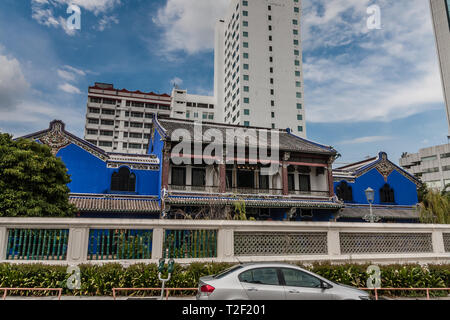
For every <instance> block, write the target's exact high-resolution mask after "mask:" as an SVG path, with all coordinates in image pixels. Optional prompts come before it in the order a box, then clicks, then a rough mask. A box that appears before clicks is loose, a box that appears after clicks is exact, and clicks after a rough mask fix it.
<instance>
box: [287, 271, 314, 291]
mask: <svg viewBox="0 0 450 320" xmlns="http://www.w3.org/2000/svg"><path fill="white" fill-rule="evenodd" d="M281 270H282V272H283V276H284V282H285V284H286V286H289V287H306V288H320V285H321V281H320V279H318V278H316V277H314V276H312V275H310V274H308V273H306V272H303V271H300V270H295V269H284V268H283V269H281Z"/></svg>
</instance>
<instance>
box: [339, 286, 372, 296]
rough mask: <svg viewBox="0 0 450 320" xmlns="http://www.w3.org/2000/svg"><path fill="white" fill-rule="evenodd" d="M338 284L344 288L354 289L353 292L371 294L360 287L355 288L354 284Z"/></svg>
mask: <svg viewBox="0 0 450 320" xmlns="http://www.w3.org/2000/svg"><path fill="white" fill-rule="evenodd" d="M336 284H337V285H338V286H340V287H341V288H344V289H346V290H348V291H352V292H355V293H360V294H363V295H369V293H367V292H366V291H363V290H361V289H358V288H355V287H352V286H349V285H346V284H340V283H336Z"/></svg>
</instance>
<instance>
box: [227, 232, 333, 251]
mask: <svg viewBox="0 0 450 320" xmlns="http://www.w3.org/2000/svg"><path fill="white" fill-rule="evenodd" d="M234 254H235V255H237V256H258V255H260V256H281V255H302V254H311V255H313V254H328V246H327V233H326V232H308V233H307V232H304V233H276V234H275V233H254V232H235V234H234Z"/></svg>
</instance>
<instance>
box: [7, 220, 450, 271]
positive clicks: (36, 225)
mask: <svg viewBox="0 0 450 320" xmlns="http://www.w3.org/2000/svg"><path fill="white" fill-rule="evenodd" d="M8 229H69V242H68V248H67V260H65V261H40V260H39V261H38V260H31V261H30V260H5V259H6V249H7V240H8V236H7V233H8V232H7V231H8ZM89 229H134V230H136V229H144V230H149V229H152V230H153V242H152V258H151V259H146V260H114V261H111V260H109V261H108V260H103V261H89V260H88V242H89ZM166 229H167V230H177V229H182V230H195V229H200V230H208V229H214V230H218V235H217V257H216V258H202V259H175V261H176V262H178V263H191V262H257V261H280V262H282V261H286V262H288V261H300V262H304V263H312V262H320V261H322V262H331V263H377V264H390V263H421V264H426V263H450V249H449V248H448V245H447V246H446V245H445V244H444V236H443V234H450V225H429V224H428V225H427V224H382V223H374V224H370V223H336V222H274V221H264V222H263V221H208V220H206V221H205V220H202V221H198V220H134V219H133V220H131V219H72V218H69V219H65V218H61V219H60V218H58V219H56V218H0V263H5V262H7V263H8V262H9V263H46V264H62V265H69V264H70V265H72V264H80V263H92V264H99V263H100V264H101V263H108V262H116V263H121V264H123V265H130V264H134V263H156V262H157V261H158V259H159V258H161V257H162V253H163V241H164V230H166ZM235 232H245V233H246V234H250V235H251V233H255V234H256V233H257V234H276V235H280V234H285V233H301V232H307V233H313V232H321V233H326V234H327V236H326V241H327V249H328V250H327V251H328V253H327V254H322V255H320V254H319V255H317V254H315V255H276V256H275V255H272V256H269V255H264V256H238V257H236V256H235V255H234V245H235V244H234V240H235V235H234V233H235ZM341 233H357V234H372V235H373V234H376V235H383V234H389V233H395V234H399V233H400V234H401V233H405V234H409V235H411V234H418V235H419V234H423V233H426V234H429V235H431V242H432V251H430V252H426V253H407V252H406V250H405V253H401V252H400V253H389V254H386V253H383V254H379V253H377V254H373V253H372V254H341V242H340V234H341ZM446 247H447V251H446Z"/></svg>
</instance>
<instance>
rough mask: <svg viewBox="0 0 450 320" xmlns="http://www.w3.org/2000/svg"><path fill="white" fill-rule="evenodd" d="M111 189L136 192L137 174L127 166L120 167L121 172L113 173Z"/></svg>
mask: <svg viewBox="0 0 450 320" xmlns="http://www.w3.org/2000/svg"><path fill="white" fill-rule="evenodd" d="M111 191H122V192H135V191H136V175H135V174H134V173H132V172H130V169H128V168H127V167H122V168H120V169H119V172H114V173H113V174H112V177H111Z"/></svg>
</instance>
